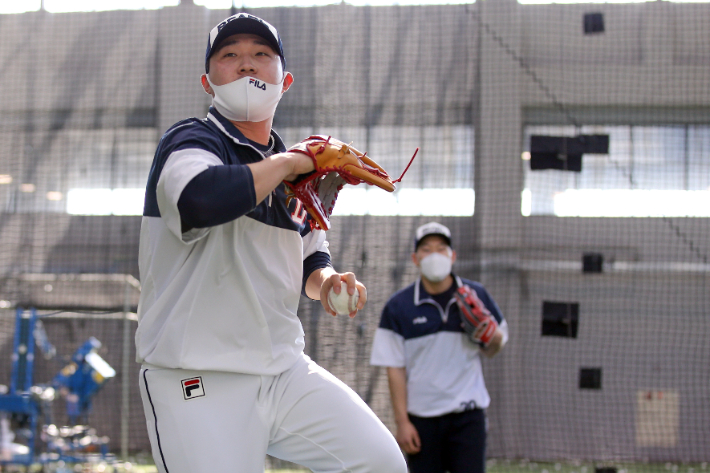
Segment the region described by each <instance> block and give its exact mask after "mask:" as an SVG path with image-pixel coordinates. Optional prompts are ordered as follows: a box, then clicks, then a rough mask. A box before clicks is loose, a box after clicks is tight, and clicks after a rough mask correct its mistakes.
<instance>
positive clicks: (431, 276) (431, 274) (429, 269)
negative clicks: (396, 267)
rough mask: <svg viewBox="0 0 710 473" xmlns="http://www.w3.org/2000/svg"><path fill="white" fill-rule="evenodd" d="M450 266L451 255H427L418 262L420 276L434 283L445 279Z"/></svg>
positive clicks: (449, 272) (449, 271)
mask: <svg viewBox="0 0 710 473" xmlns="http://www.w3.org/2000/svg"><path fill="white" fill-rule="evenodd" d="M451 266H452V262H451V255H449V256H446V255H442V254H441V253H432V254H430V255H427V256H425V257H424V258H422V260H421V261H420V262H419V269H421V271H422V276H424V277H425V278H427V279H428V280H429V281H431V282H434V283H436V282H441V281H443V280H444V279H446V276H448V275H449V274H451Z"/></svg>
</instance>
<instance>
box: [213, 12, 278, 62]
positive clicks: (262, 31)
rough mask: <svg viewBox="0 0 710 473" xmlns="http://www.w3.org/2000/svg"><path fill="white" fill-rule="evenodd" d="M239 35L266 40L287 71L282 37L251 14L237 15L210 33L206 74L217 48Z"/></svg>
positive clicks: (269, 25)
mask: <svg viewBox="0 0 710 473" xmlns="http://www.w3.org/2000/svg"><path fill="white" fill-rule="evenodd" d="M239 33H245V34H254V35H257V36H260V37H262V38H264V39H265V40H266V42H267V43H268V44H269V46H271V49H273V50H274V51H275V52H276V53H278V55H279V56H280V57H281V64H282V65H283V68H284V70H285V69H286V58H284V49H283V43H281V37H280V36H279V32H278V31H276V28H274V27H273V26H272V25H271V24H269V23H267V22H266V21H264V20H262V19H261V18H259V17H258V16H254V15H251V14H249V13H237V14H236V15H232V16H230V17H229V18H227V19H226V20H224V21H222V22H221V23H220V24H219V25H217V26H215V27H214V28H212V31H210V35H209V37H208V38H207V51H206V52H205V72H210V57H211V56H212V53H214V51H215V48H217V47H219V44H220V43H221V42H222V41H223V40H224V39H225V38H227V37H228V36H232V35H233V34H239Z"/></svg>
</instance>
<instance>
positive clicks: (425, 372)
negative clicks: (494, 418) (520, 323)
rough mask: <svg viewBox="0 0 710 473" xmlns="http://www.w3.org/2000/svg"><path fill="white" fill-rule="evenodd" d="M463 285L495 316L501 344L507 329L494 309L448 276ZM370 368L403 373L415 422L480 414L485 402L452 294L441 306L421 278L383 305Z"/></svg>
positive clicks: (475, 350)
mask: <svg viewBox="0 0 710 473" xmlns="http://www.w3.org/2000/svg"><path fill="white" fill-rule="evenodd" d="M463 284H466V285H468V286H469V287H471V288H473V289H474V290H475V291H476V293H477V294H478V297H479V298H480V299H481V301H482V302H483V303H484V304H485V306H486V307H487V308H488V310H489V311H490V312H491V314H492V315H493V316H494V317H495V319H496V321H497V322H498V326H499V329H500V331H501V333H502V334H503V343H504V344H505V342H507V341H508V324H507V323H506V321H505V319H504V318H503V315H502V314H501V312H500V309H499V308H498V305H497V304H496V303H495V301H494V300H493V298H492V297H491V296H490V294H488V291H486V289H485V288H484V287H483V286H482V285H481V284H480V283H477V282H474V281H469V280H467V279H461V278H459V277H458V276H455V275H454V285H455V286H456V287H460V286H461V285H463ZM370 363H371V364H372V365H375V366H389V367H394V368H405V369H406V373H407V411H408V412H409V413H410V414H414V415H416V416H419V417H435V416H440V415H444V414H449V413H452V412H463V411H466V410H470V409H473V408H481V409H485V408H487V407H488V406H489V404H490V401H491V398H490V396H489V395H488V391H487V390H486V384H485V382H484V380H483V371H482V368H481V358H480V354H479V347H478V345H476V344H474V343H472V342H471V341H470V339H469V338H468V336H467V335H466V333H465V332H464V330H463V328H462V327H461V318H460V315H459V308H458V306H457V305H456V300H455V299H454V297H453V295H452V297H451V299H450V300H449V301H448V303H447V304H446V307H441V306H440V305H439V304H438V303H437V302H436V301H435V300H434V298H432V296H430V295H429V294H427V292H426V291H425V290H424V286H423V285H422V282H421V279H419V280H418V281H417V282H415V283H414V284H411V285H410V286H408V287H406V288H404V289H402V290H400V291H398V292H396V293H395V294H394V295H393V296H392V297H391V298H390V299H389V301H387V304H386V305H385V308H384V310H383V311H382V318H381V320H380V325H379V327H378V328H377V331H376V332H375V339H374V342H373V347H372V355H371V358H370Z"/></svg>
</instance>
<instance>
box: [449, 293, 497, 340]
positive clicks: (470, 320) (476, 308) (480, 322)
mask: <svg viewBox="0 0 710 473" xmlns="http://www.w3.org/2000/svg"><path fill="white" fill-rule="evenodd" d="M454 297H455V298H456V304H457V305H458V306H459V311H460V312H461V323H462V325H463V329H464V331H465V332H466V333H467V334H468V336H469V338H470V339H471V341H472V342H474V343H478V344H481V345H483V346H484V347H486V346H488V344H489V343H491V340H492V339H493V335H494V334H495V333H496V329H497V328H498V322H496V319H495V317H493V315H492V314H491V312H490V311H489V310H488V309H487V308H486V306H485V305H484V304H483V301H481V299H480V298H479V297H478V294H476V291H475V290H474V289H473V288H471V287H469V286H466V285H463V286H461V287H459V288H458V289H456V292H454Z"/></svg>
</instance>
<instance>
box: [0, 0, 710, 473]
mask: <svg viewBox="0 0 710 473" xmlns="http://www.w3.org/2000/svg"><path fill="white" fill-rule="evenodd" d="M251 12H252V13H254V14H256V15H258V16H260V17H262V18H264V19H266V20H267V21H269V22H271V23H272V24H274V25H275V26H276V27H277V28H278V29H279V32H280V33H281V36H282V38H283V41H284V50H285V56H286V60H287V69H288V70H289V71H291V72H292V73H293V75H294V78H295V83H294V85H293V87H292V88H291V90H289V91H288V93H286V94H285V95H284V98H283V100H282V102H281V104H280V105H279V108H278V110H277V113H276V118H275V122H274V127H275V129H276V130H277V131H278V132H279V133H280V134H281V136H282V137H283V138H284V141H285V142H286V143H287V144H289V145H290V144H293V143H295V142H297V141H300V140H301V139H303V138H305V137H306V136H308V135H310V134H313V133H321V134H331V135H333V136H336V137H337V138H338V139H341V140H343V141H346V142H348V141H353V143H354V144H355V145H356V147H357V148H358V149H361V150H367V151H368V154H369V155H371V156H372V157H373V158H375V159H376V160H377V161H378V162H379V163H380V164H382V165H383V167H384V168H385V169H387V170H388V171H389V172H390V173H391V174H393V175H396V176H398V175H399V174H400V173H401V172H402V170H403V169H404V167H405V166H406V163H407V162H408V160H409V158H410V157H411V155H412V153H413V152H414V149H415V148H417V147H419V148H420V151H419V155H418V157H417V158H416V160H415V161H414V164H413V165H412V168H411V169H410V171H409V172H408V174H407V175H406V176H405V178H404V180H403V182H402V183H401V185H400V186H399V189H398V190H397V192H396V193H395V195H394V197H392V196H388V195H385V194H384V192H382V191H379V190H377V189H374V190H368V191H367V192H365V191H364V190H362V189H350V190H346V191H345V192H343V194H342V196H341V198H340V200H339V204H338V206H336V216H334V217H333V229H332V230H330V231H329V241H330V248H331V252H332V254H333V260H334V262H335V266H336V268H337V269H340V270H351V271H354V272H356V273H357V274H358V276H359V278H360V279H361V280H362V281H363V282H364V283H365V284H366V285H367V287H368V297H369V301H368V305H367V307H366V309H365V310H364V311H363V312H362V313H361V314H360V315H359V316H358V317H357V318H355V319H353V320H350V319H348V318H342V317H338V318H332V317H330V316H327V315H326V314H325V313H324V311H323V310H322V309H321V307H320V305H319V304H318V303H314V302H311V301H308V300H305V299H303V300H302V303H301V308H300V312H299V316H300V317H301V320H302V322H303V326H304V329H305V332H306V342H307V346H306V352H307V353H308V354H309V355H310V356H311V357H312V358H314V359H315V360H316V361H317V362H318V363H320V364H322V365H323V366H324V367H326V368H327V369H329V370H331V371H332V372H333V373H334V374H335V375H336V376H338V377H339V378H340V379H342V380H343V381H345V382H346V383H347V384H348V385H350V386H351V387H353V388H354V389H355V390H356V391H357V392H358V393H359V394H360V395H361V396H362V397H363V398H364V399H365V400H366V401H367V402H368V403H369V404H370V406H371V407H372V408H373V409H374V410H375V412H376V413H377V414H378V415H379V416H380V417H381V418H382V419H383V421H384V422H385V424H386V425H388V426H389V427H391V428H394V424H393V418H392V414H391V410H390V405H389V395H388V388H387V379H386V375H385V372H384V370H381V369H378V368H373V367H370V366H369V354H370V348H371V344H372V337H373V334H374V331H375V329H376V327H377V324H378V321H379V316H380V311H381V310H382V307H383V305H384V303H385V302H386V300H387V299H388V297H389V296H390V295H391V294H392V293H393V292H394V291H395V290H397V289H400V288H402V287H404V286H405V285H407V284H409V283H410V282H411V281H413V280H414V278H415V277H416V275H417V273H416V268H415V267H414V266H413V265H412V263H411V260H410V253H411V251H412V235H413V231H414V229H415V228H416V227H417V226H418V225H420V224H423V223H426V222H427V221H430V220H437V221H440V222H442V223H444V224H446V225H448V226H449V227H450V228H451V230H452V232H453V241H454V242H455V248H456V250H457V253H458V260H457V263H456V265H455V267H454V269H455V271H457V273H459V274H460V275H461V276H464V277H468V278H472V279H476V280H479V281H481V282H483V283H484V285H485V286H486V287H487V289H488V290H489V292H490V293H491V294H492V295H493V297H494V298H495V299H496V301H497V302H498V304H499V306H500V307H501V309H502V312H503V314H504V315H505V317H506V319H507V320H508V323H509V326H510V341H509V343H508V346H507V347H506V348H505V350H504V351H503V352H502V353H501V354H500V355H498V356H497V357H496V358H494V359H491V360H484V371H485V377H486V383H487V386H488V389H489V391H490V393H491V397H492V399H493V400H492V404H491V407H490V409H489V410H488V416H489V444H488V451H487V453H488V457H489V459H491V462H490V463H489V467H490V468H492V469H496V468H503V469H507V468H511V469H512V468H517V469H524V470H534V469H537V470H538V471H544V470H545V469H548V470H550V471H559V469H560V468H565V470H564V471H565V472H567V471H574V472H575V473H585V472H587V471H590V470H591V469H593V468H601V467H610V468H618V469H625V470H628V471H629V472H632V471H638V470H640V469H649V468H658V469H660V470H664V471H665V469H666V468H668V469H671V470H672V469H673V468H675V470H673V472H674V473H675V472H676V471H677V470H678V466H677V465H681V466H680V468H687V469H689V470H690V469H692V470H693V471H696V470H697V471H698V473H699V472H700V471H701V470H703V469H705V468H706V467H707V462H708V460H710V453H709V452H710V427H708V426H710V397H709V396H708V387H709V386H710V364H709V363H708V360H710V343H708V342H707V340H708V337H709V336H710V313H709V311H708V309H707V307H708V305H709V304H710V277H709V274H710V262H709V261H708V255H710V244H709V241H710V240H709V239H708V234H710V223H708V217H710V87H708V84H710V67H709V65H710V33H709V32H710V7H709V6H708V4H707V3H697V4H677V3H669V2H648V3H642V4H596V5H521V4H517V3H516V2H512V1H509V0H488V1H484V2H479V3H477V4H470V5H440V6H391V7H354V6H349V5H347V4H337V5H330V6H325V7H312V8H262V9H254V10H251ZM229 14H230V11H229V10H208V9H206V8H203V7H199V6H194V5H183V6H179V7H170V8H163V9H161V10H154V11H147V10H146V11H108V12H97V13H62V14H51V13H47V12H44V11H39V12H31V13H23V14H15V15H0V78H1V80H2V84H3V85H4V86H3V87H0V106H1V108H2V113H1V114H0V125H1V126H0V206H1V210H0V306H1V307H2V308H3V310H1V311H0V315H1V317H0V343H1V346H0V350H2V354H3V356H2V357H1V358H0V359H2V360H5V361H4V362H3V363H2V364H0V383H2V384H4V383H9V376H10V368H11V363H10V355H11V352H12V343H13V336H14V317H15V311H14V308H15V307H18V306H23V307H35V308H37V309H38V310H39V312H38V313H39V314H40V316H43V315H45V314H50V313H53V312H57V311H63V312H62V313H61V314H55V315H47V316H46V317H44V318H43V320H44V325H45V327H46V330H47V333H48V336H49V338H50V340H51V341H52V343H53V344H55V345H56V347H57V349H58V352H59V355H58V357H57V358H55V359H54V360H44V359H39V360H38V362H37V363H36V367H35V368H36V369H35V373H34V378H35V381H36V382H37V383H41V382H45V381H48V380H49V379H51V377H52V376H53V375H54V374H55V373H56V371H57V370H58V369H59V368H60V365H61V362H60V360H61V356H68V355H70V354H71V353H72V352H73V350H74V349H75V348H76V347H77V346H78V345H79V344H81V343H82V342H83V341H84V340H85V339H87V338H88V337H90V336H95V337H96V338H98V339H99V340H100V341H101V342H102V343H103V348H102V349H101V351H100V353H101V355H102V356H103V357H104V358H105V359H106V360H107V361H108V362H109V364H111V366H113V367H114V368H115V369H116V371H117V375H116V378H115V379H112V380H111V381H110V382H109V383H108V384H107V385H106V386H105V387H104V389H103V390H102V391H101V392H100V393H99V394H98V395H97V396H96V399H95V405H94V409H93V411H92V413H91V415H90V418H89V422H90V423H91V425H92V426H94V427H96V429H97V430H98V431H99V432H100V434H101V435H107V436H109V437H110V438H111V443H110V445H111V449H112V451H113V452H115V453H120V452H129V453H130V454H139V453H141V452H143V453H145V452H147V451H149V448H150V447H149V442H148V437H147V433H146V428H145V420H144V418H143V413H142V406H141V403H140V396H139V394H138V390H137V383H135V382H134V381H135V380H137V374H138V365H136V364H135V363H134V362H133V361H132V360H133V357H134V355H133V353H132V352H131V353H129V354H128V356H129V358H130V360H131V363H130V365H129V368H128V371H127V372H126V371H124V369H123V366H124V365H123V363H124V361H123V360H124V359H125V358H123V357H124V345H123V343H124V338H123V336H124V325H123V324H124V323H126V322H125V321H124V320H123V314H124V311H126V310H127V311H128V312H135V310H136V306H137V300H138V299H137V297H138V292H137V290H136V288H135V287H134V286H131V285H130V284H129V283H128V282H127V281H131V280H132V279H131V278H136V279H138V278H139V274H138V267H137V252H138V239H139V232H140V218H141V217H140V216H139V214H140V212H141V210H142V194H141V192H142V189H143V188H144V187H145V182H146V177H147V174H148V170H149V168H150V164H151V161H152V156H153V152H154V151H155V147H156V145H157V141H158V139H159V138H160V136H161V135H162V133H163V132H164V131H165V130H166V129H167V128H168V127H169V126H171V125H172V124H173V123H175V122H176V121H177V120H180V119H182V118H185V117H189V116H198V117H203V116H204V115H205V113H206V111H207V107H208V106H209V104H210V101H209V97H208V96H207V95H206V94H205V93H204V92H203V91H202V89H201V87H200V84H199V78H200V74H201V73H202V71H203V67H204V47H205V40H206V36H207V33H208V32H209V30H210V29H211V28H212V27H213V26H214V25H215V24H217V23H218V22H219V21H221V20H222V19H224V18H225V17H227V16H228V15H229ZM585 136H602V137H606V138H602V139H601V141H598V140H597V139H596V138H594V139H587V138H584V137H585ZM604 140H606V141H604ZM604 143H607V146H606V147H605V146H604ZM521 157H522V159H521ZM474 191H475V214H474V213H473V210H474ZM359 204H360V205H359ZM136 209H138V210H137V211H136ZM129 276H130V278H129ZM127 285H128V286H130V288H129V289H126V287H127ZM87 311H88V312H91V313H87ZM99 313H100V314H99ZM128 323H129V324H130V336H131V337H132V335H133V332H134V330H135V321H129V322H128ZM133 349H134V348H133V344H132V343H131V344H130V350H131V351H132V350H133ZM6 379H7V381H6ZM126 380H127V381H126ZM124 382H129V384H130V388H129V389H128V390H127V392H128V394H129V398H128V399H129V409H128V411H127V412H126V411H125V409H123V408H122V406H123V405H124V399H125V398H124V397H123V396H125V393H126V390H125V389H124ZM63 415H64V414H63V411H62V407H61V405H60V404H59V403H58V404H57V410H56V416H57V417H58V418H59V419H62V418H63V417H62V416H63ZM122 423H123V424H122ZM125 423H127V425H128V426H129V428H128V437H127V439H126V438H125V435H123V436H122V432H121V426H122V425H126V424H125ZM521 460H522V461H521ZM548 462H549V463H550V465H549V466H548V465H547V463H548ZM543 463H544V465H542V464H543ZM686 464H687V465H686ZM541 465H542V466H541ZM560 465H562V466H560ZM668 465H671V466H668ZM590 473H591V471H590ZM681 473H685V470H682V472H681Z"/></svg>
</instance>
